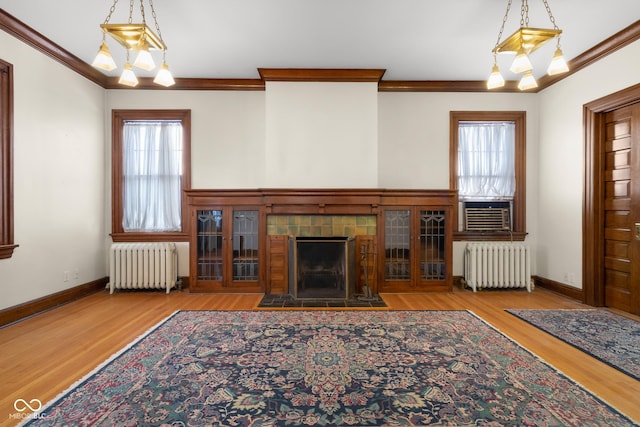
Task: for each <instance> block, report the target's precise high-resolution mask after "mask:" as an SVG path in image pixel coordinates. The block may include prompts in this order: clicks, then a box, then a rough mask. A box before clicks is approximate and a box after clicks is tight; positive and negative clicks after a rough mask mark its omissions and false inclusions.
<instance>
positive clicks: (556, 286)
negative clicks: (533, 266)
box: [533, 276, 584, 302]
mask: <svg viewBox="0 0 640 427" xmlns="http://www.w3.org/2000/svg"><path fill="white" fill-rule="evenodd" d="M533 282H534V284H535V286H540V287H541V288H545V289H548V290H550V291H552V292H555V293H558V294H560V295H564V296H566V297H568V298H572V299H575V300H578V301H580V302H583V301H584V291H583V290H582V289H578V288H574V287H573V286H567V285H565V284H564V283H560V282H556V281H555V280H551V279H546V278H544V277H540V276H533Z"/></svg>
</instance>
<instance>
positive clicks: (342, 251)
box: [289, 237, 355, 300]
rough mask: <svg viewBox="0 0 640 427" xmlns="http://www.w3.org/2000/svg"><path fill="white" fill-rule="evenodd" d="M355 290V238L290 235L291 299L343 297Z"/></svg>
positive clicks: (350, 296) (349, 296)
mask: <svg viewBox="0 0 640 427" xmlns="http://www.w3.org/2000/svg"><path fill="white" fill-rule="evenodd" d="M354 292H355V240H354V239H352V238H348V237H290V238H289V293H290V294H291V295H293V297H294V298H296V299H343V300H344V299H350V298H352V297H353V294H354Z"/></svg>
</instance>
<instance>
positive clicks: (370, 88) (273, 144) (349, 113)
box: [264, 82, 378, 188]
mask: <svg viewBox="0 0 640 427" xmlns="http://www.w3.org/2000/svg"><path fill="white" fill-rule="evenodd" d="M377 123H378V84H377V83H369V82H365V83H352V82H267V83H266V139H265V147H266V150H265V151H266V152H265V167H266V172H267V174H266V179H265V181H264V186H265V187H270V188H318V187H320V188H375V187H376V186H377V184H378V167H377V160H378V124H377Z"/></svg>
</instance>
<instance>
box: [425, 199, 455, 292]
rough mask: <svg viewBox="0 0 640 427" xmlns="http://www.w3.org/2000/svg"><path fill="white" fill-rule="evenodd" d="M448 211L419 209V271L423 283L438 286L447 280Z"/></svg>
mask: <svg viewBox="0 0 640 427" xmlns="http://www.w3.org/2000/svg"><path fill="white" fill-rule="evenodd" d="M446 219H447V213H446V211H444V210H438V209H435V210H426V209H421V210H420V211H419V217H418V221H419V246H418V263H419V265H418V271H419V280H420V282H421V284H422V285H426V284H429V283H432V284H434V285H435V286H438V282H440V283H442V284H444V283H445V281H446V280H447V278H448V277H447V276H448V274H447V251H446V247H447V246H446V245H447V228H446V225H447V224H446Z"/></svg>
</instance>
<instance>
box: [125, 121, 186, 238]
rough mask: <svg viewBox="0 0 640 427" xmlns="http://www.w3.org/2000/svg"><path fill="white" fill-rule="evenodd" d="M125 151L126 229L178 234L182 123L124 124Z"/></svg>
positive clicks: (146, 122)
mask: <svg viewBox="0 0 640 427" xmlns="http://www.w3.org/2000/svg"><path fill="white" fill-rule="evenodd" d="M122 151H123V170H124V176H123V195H124V196H123V198H124V200H123V204H124V212H123V220H122V225H123V228H124V230H125V231H147V232H153V231H156V232H157V231H179V230H180V229H181V189H182V183H181V181H182V124H181V123H180V122H176V121H128V122H125V124H124V140H123V150H122Z"/></svg>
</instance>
